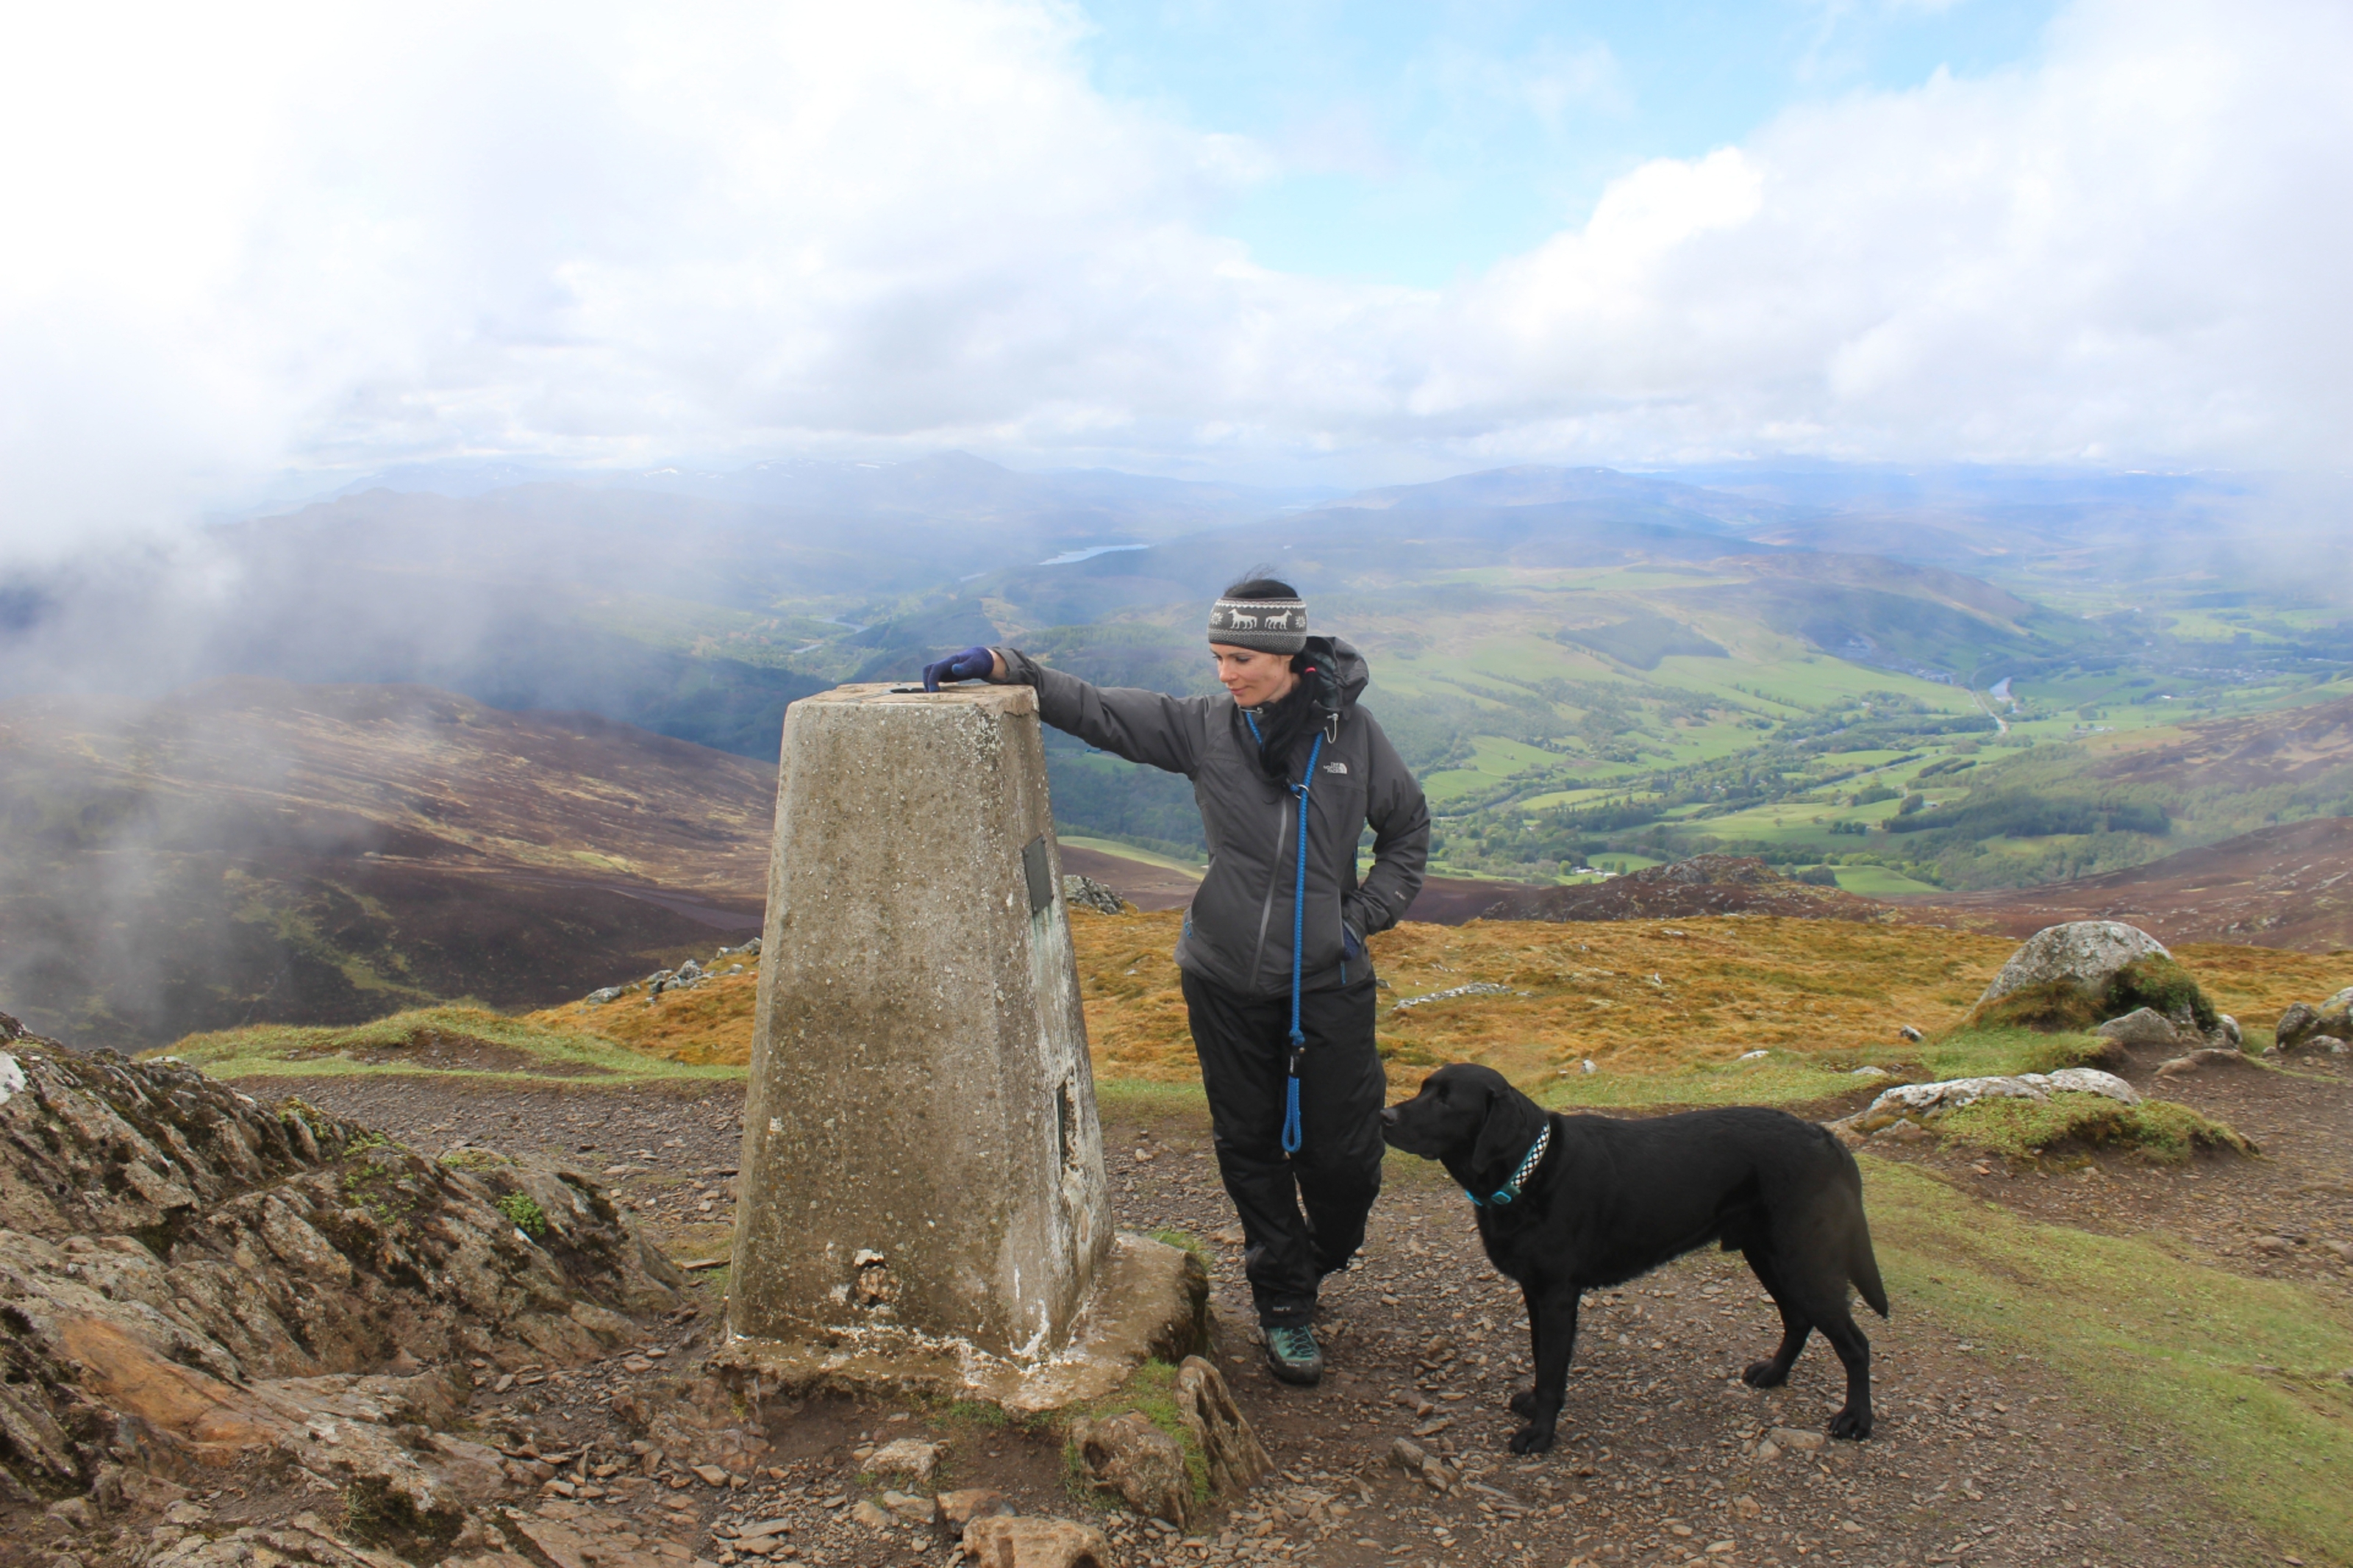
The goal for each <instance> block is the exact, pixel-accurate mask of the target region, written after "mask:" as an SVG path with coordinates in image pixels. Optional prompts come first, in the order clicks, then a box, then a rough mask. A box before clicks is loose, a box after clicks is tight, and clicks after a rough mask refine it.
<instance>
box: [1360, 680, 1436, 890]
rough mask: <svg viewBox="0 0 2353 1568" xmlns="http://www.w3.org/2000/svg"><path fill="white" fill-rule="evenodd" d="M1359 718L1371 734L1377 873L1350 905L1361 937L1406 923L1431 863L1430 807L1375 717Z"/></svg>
mask: <svg viewBox="0 0 2353 1568" xmlns="http://www.w3.org/2000/svg"><path fill="white" fill-rule="evenodd" d="M1355 717H1356V721H1357V722H1358V723H1361V724H1363V725H1365V726H1366V728H1367V730H1368V731H1370V734H1369V735H1368V737H1367V740H1368V744H1367V747H1366V754H1367V755H1368V756H1369V757H1370V759H1371V763H1372V773H1373V776H1372V777H1371V778H1370V779H1369V780H1368V781H1366V795H1365V820H1366V821H1367V822H1369V823H1370V824H1371V825H1372V828H1373V868H1372V869H1371V870H1370V871H1368V872H1366V874H1365V880H1364V885H1363V886H1361V887H1359V888H1358V889H1356V892H1354V893H1353V894H1350V895H1349V897H1348V900H1347V901H1348V903H1349V904H1350V905H1351V906H1352V907H1351V908H1350V909H1349V910H1348V913H1349V916H1350V918H1351V920H1352V921H1361V922H1362V923H1361V924H1359V925H1358V926H1357V931H1358V932H1359V934H1361V935H1364V936H1370V935H1372V934H1373V932H1375V931H1387V930H1388V929H1389V927H1391V926H1393V925H1395V924H1397V923H1398V921H1400V920H1402V919H1404V918H1405V911H1406V908H1407V906H1408V905H1409V904H1411V903H1412V902H1413V896H1414V895H1415V894H1416V893H1419V892H1420V891H1421V879H1422V872H1423V869H1424V868H1426V867H1427V866H1428V865H1429V864H1430V805H1429V803H1428V802H1426V801H1425V800H1423V799H1422V797H1421V785H1419V784H1416V783H1415V782H1414V777H1413V773H1411V772H1410V771H1409V769H1408V768H1407V767H1406V765H1405V759H1404V758H1402V757H1400V756H1398V754H1397V748H1396V747H1394V746H1392V745H1390V744H1389V738H1388V736H1387V735H1385V734H1383V733H1382V732H1381V727H1380V725H1379V724H1377V723H1376V722H1375V721H1374V720H1373V716H1372V715H1371V714H1369V713H1366V712H1364V711H1362V710H1359V711H1358V712H1357V713H1356V716H1355Z"/></svg>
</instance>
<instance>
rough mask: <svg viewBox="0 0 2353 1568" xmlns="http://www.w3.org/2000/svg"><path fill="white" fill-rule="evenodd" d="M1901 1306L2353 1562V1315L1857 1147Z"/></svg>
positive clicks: (2269, 1524) (2306, 1541) (2299, 1537)
mask: <svg viewBox="0 0 2353 1568" xmlns="http://www.w3.org/2000/svg"><path fill="white" fill-rule="evenodd" d="M1862 1164H1863V1170H1864V1178H1865V1183H1866V1188H1867V1191H1868V1193H1869V1197H1870V1204H1871V1227H1872V1235H1873V1241H1874V1243H1875V1245H1876V1247H1877V1249H1878V1253H1879V1258H1880V1261H1881V1263H1882V1265H1883V1267H1884V1268H1885V1269H1886V1271H1887V1276H1888V1279H1889V1281H1890V1283H1891V1284H1892V1285H1893V1286H1894V1293H1895V1295H1896V1297H1897V1299H1898V1302H1899V1305H1898V1309H1897V1310H1904V1309H1905V1307H1913V1308H1918V1309H1924V1310H1927V1311H1930V1312H1932V1313H1934V1314H1935V1315H1936V1318H1937V1319H1938V1320H1939V1321H1943V1322H1947V1323H1950V1324H1951V1325H1953V1326H1954V1328H1956V1329H1957V1330H1958V1331H1961V1332H1962V1333H1964V1334H1965V1335H1967V1336H1968V1338H1970V1339H1972V1340H1974V1341H1976V1342H1978V1343H1980V1344H1984V1345H1989V1346H1999V1347H2001V1348H2002V1349H2003V1350H2004V1351H2006V1352H2023V1353H2025V1354H2028V1355H2031V1356H2033V1357H2035V1358H2037V1359H2040V1360H2044V1361H2047V1362H2048V1363H2050V1364H2052V1366H2054V1367H2055V1368H2057V1369H2058V1370H2059V1371H2061V1372H2062V1373H2064V1374H2065V1375H2066V1376H2068V1377H2069V1378H2070V1379H2071V1380H2072V1381H2073V1382H2074V1383H2075V1384H2077V1387H2078V1392H2079V1393H2080V1394H2081V1395H2082V1396H2083V1397H2084V1398H2085V1399H2087V1400H2088V1401H2089V1402H2090V1403H2091V1404H2092V1405H2094V1406H2095V1407H2109V1408H2114V1407H2116V1406H2123V1407H2125V1408H2126V1409H2128V1410H2129V1411H2131V1412H2132V1413H2133V1414H2135V1415H2137V1416H2139V1417H2140V1418H2141V1419H2143V1420H2145V1421H2147V1422H2148V1423H2149V1424H2150V1425H2151V1426H2153V1427H2155V1428H2156V1429H2158V1430H2159V1431H2161V1432H2163V1433H2164V1434H2165V1439H2164V1440H2165V1442H2166V1444H2167V1446H2168V1448H2170V1449H2172V1450H2173V1451H2175V1452H2178V1453H2179V1454H2180V1455H2181V1456H2182V1458H2183V1461H2184V1465H2185V1468H2187V1469H2189V1471H2190V1472H2191V1473H2192V1474H2193V1475H2194V1476H2196V1477H2198V1478H2201V1479H2203V1480H2204V1482H2205V1484H2206V1485H2207V1486H2209V1487H2211V1491H2212V1494H2213V1496H2214V1498H2215V1499H2216V1500H2217V1501H2218V1502H2220V1503H2221V1505H2222V1506H2223V1507H2224V1508H2226V1509H2227V1510H2230V1511H2231V1512H2232V1513H2233V1514H2236V1515H2238V1516H2239V1517H2241V1518H2242V1519H2244V1520H2245V1521H2248V1522H2249V1523H2252V1524H2254V1525H2256V1526H2258V1527H2259V1528H2261V1529H2263V1530H2265V1531H2269V1532H2270V1533H2271V1534H2273V1535H2274V1537H2275V1538H2277V1539H2278V1540H2279V1541H2280V1542H2281V1543H2282V1544H2283V1545H2285V1546H2286V1547H2288V1548H2289V1549H2291V1550H2297V1551H2300V1552H2303V1553H2304V1554H2306V1555H2307V1556H2309V1557H2311V1558H2314V1559H2320V1560H2327V1561H2333V1562H2346V1561H2353V1490H2348V1489H2346V1488H2345V1486H2344V1485H2343V1478H2344V1477H2345V1476H2347V1475H2348V1474H2353V1385H2348V1384H2347V1383H2346V1382H2345V1381H2344V1380H2343V1379H2342V1378H2341V1377H2339V1376H2338V1375H2337V1374H2338V1373H2339V1372H2340V1371H2341V1370H2342V1369H2344V1368H2347V1367H2353V1321H2348V1319H2347V1318H2346V1316H2345V1313H2344V1310H2343V1309H2342V1308H2341V1307H2339V1306H2338V1305H2337V1304H2336V1303H2334V1302H2331V1301H2327V1300H2323V1299H2322V1298H2320V1297H2318V1296H2316V1295H2315V1294H2314V1293H2313V1292H2311V1291H2309V1290H2307V1289H2304V1288H2303V1287H2301V1286H2299V1285H2295V1284H2291V1283H2288V1282H2286V1281H2283V1280H2275V1279H2245V1278H2242V1277H2241V1276H2238V1275H2235V1274H2230V1273H2226V1272H2224V1271H2222V1270H2221V1269H2218V1268H2208V1267H2206V1266H2205V1265H2203V1264H2200V1263H2196V1262H2192V1261H2190V1260H2189V1259H2187V1258H2180V1257H2177V1256H2175V1255H2173V1254H2172V1253H2170V1252H2168V1251H2167V1250H2165V1248H2164V1247H2162V1246H2161V1245H2159V1244H2158V1243H2157V1242H2155V1241H2152V1240H2148V1239H2142V1238H2126V1237H2105V1236H2095V1235H2093V1234H2091V1233H2089V1232H2085V1231H2079V1230H2073V1229H2070V1228H2067V1227H2064V1226H2049V1225H2042V1224H2038V1223H2036V1222H2034V1221H2031V1220H2026V1219H2021V1218H2019V1217H2018V1216H2016V1215H2012V1214H2010V1212H2009V1211H2007V1210H2005V1209H2003V1208H2001V1207H2000V1206H1998V1205H1993V1204H1989V1203H1984V1202H1981V1201H1979V1200H1978V1199H1975V1198H1971V1197H1968V1196H1967V1195H1966V1194H1961V1193H1957V1192H1956V1191H1954V1190H1953V1189H1952V1188H1951V1187H1949V1186H1947V1185H1946V1184H1944V1183H1942V1182H1939V1181H1936V1179H1934V1178H1933V1177H1930V1176H1927V1175H1926V1174H1923V1173H1919V1172H1917V1171H1915V1170H1912V1169H1909V1168H1907V1167H1905V1166H1902V1165H1897V1164H1891V1163H1886V1162H1883V1161H1880V1160H1874V1159H1873V1158H1871V1157H1870V1156H1868V1155H1864V1156H1862Z"/></svg>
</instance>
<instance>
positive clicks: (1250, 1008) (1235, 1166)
mask: <svg viewBox="0 0 2353 1568" xmlns="http://www.w3.org/2000/svg"><path fill="white" fill-rule="evenodd" d="M1184 981H1185V1005H1186V1007H1187V1011H1188V1013H1189V1015H1190V1021H1191V1024H1192V1026H1193V1049H1194V1050H1195V1052H1196V1053H1198V1056H1199V1057H1200V1058H1201V1084H1202V1087H1203V1088H1204V1089H1207V1090H1208V1097H1209V1120H1210V1124H1211V1127H1212V1129H1213V1131H1214V1132H1215V1134H1216V1140H1217V1149H1218V1172H1219V1174H1220V1175H1221V1176H1223V1177H1224V1178H1225V1184H1226V1195H1227V1196H1229V1197H1230V1198H1232V1199H1233V1201H1234V1208H1235V1210H1236V1212H1237V1213H1239V1214H1240V1215H1241V1221H1242V1236H1243V1238H1244V1240H1245V1242H1246V1244H1247V1250H1246V1252H1245V1253H1244V1254H1243V1268H1244V1270H1245V1271H1246V1272H1247V1273H1248V1275H1249V1277H1250V1295H1251V1297H1252V1298H1253V1299H1254V1300H1256V1302H1257V1304H1258V1318H1259V1321H1260V1322H1261V1323H1262V1324H1266V1325H1269V1326H1272V1325H1277V1324H1281V1325H1285V1326H1293V1325H1300V1324H1304V1323H1305V1322H1306V1321H1308V1320H1309V1319H1310V1318H1311V1317H1313V1316H1314V1311H1315V1286H1316V1282H1317V1281H1318V1280H1320V1279H1323V1277H1324V1275H1326V1274H1329V1273H1331V1272H1332V1271H1333V1270H1334V1269H1335V1268H1342V1267H1344V1266H1345V1264H1346V1263H1347V1261H1348V1259H1349V1258H1351V1257H1353V1256H1354V1255H1355V1253H1356V1248H1358V1247H1362V1246H1363V1245H1364V1242H1365V1216H1366V1215H1368V1214H1370V1213H1371V1212H1372V1207H1373V1200H1374V1199H1375V1198H1376V1197H1377V1196H1379V1195H1380V1191H1381V1154H1382V1147H1383V1146H1382V1143H1381V1107H1382V1105H1383V1104H1384V1103H1385V1102H1386V1101H1387V1100H1388V1074H1387V1073H1385V1072H1384V1071H1383V1070H1382V1069H1381V1058H1380V1053H1379V1052H1378V1051H1377V1050H1376V1049H1374V1047H1373V996H1374V992H1373V981H1372V976H1371V975H1369V974H1367V975H1366V977H1365V978H1364V979H1362V980H1360V981H1357V982H1356V983H1355V984H1349V985H1344V986H1342V987H1340V988H1339V989H1338V990H1336V991H1311V992H1309V993H1307V994H1305V995H1303V996H1302V997H1301V998H1300V999H1299V1023H1300V1030H1301V1032H1302V1033H1303V1034H1304V1035H1305V1036H1306V1037H1307V1060H1306V1065H1305V1066H1304V1067H1303V1068H1302V1069H1301V1072H1300V1075H1299V1079H1300V1081H1299V1124H1300V1145H1299V1152H1297V1153H1296V1154H1285V1153H1284V1152H1282V1116H1283V1101H1284V1090H1285V1085H1286V1081H1287V1079H1288V1078H1289V1076H1290V1075H1289V1070H1288V1069H1289V1062H1290V1057H1291V1043H1290V1040H1291V998H1290V997H1288V996H1277V997H1274V998H1272V999H1271V1000H1270V999H1267V998H1263V997H1256V996H1239V995H1236V994H1233V993H1232V992H1229V991H1227V990H1225V989H1224V988H1222V987H1220V986H1217V985H1213V984H1209V983H1208V982H1207V981H1205V980H1200V979H1198V978H1196V977H1195V976H1194V975H1192V974H1189V973H1188V974H1187V975H1185V977H1184ZM1303 1210H1304V1212H1303Z"/></svg>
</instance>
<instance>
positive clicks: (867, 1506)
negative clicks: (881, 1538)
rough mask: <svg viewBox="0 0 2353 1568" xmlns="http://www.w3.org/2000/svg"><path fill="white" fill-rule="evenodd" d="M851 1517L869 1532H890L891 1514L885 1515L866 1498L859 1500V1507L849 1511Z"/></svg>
mask: <svg viewBox="0 0 2353 1568" xmlns="http://www.w3.org/2000/svg"><path fill="white" fill-rule="evenodd" d="M849 1517H850V1518H852V1519H854V1520H856V1521H858V1522H859V1523H860V1524H862V1525H864V1526H865V1527H866V1528H867V1529H869V1530H888V1529H890V1528H891V1524H892V1520H891V1516H890V1515H889V1514H887V1513H884V1512H883V1511H882V1510H881V1509H879V1508H877V1507H875V1506H874V1505H873V1504H872V1503H871V1502H869V1501H867V1500H865V1499H864V1498H860V1499H859V1500H858V1504H857V1506H856V1507H855V1508H852V1509H851V1510H849Z"/></svg>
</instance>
